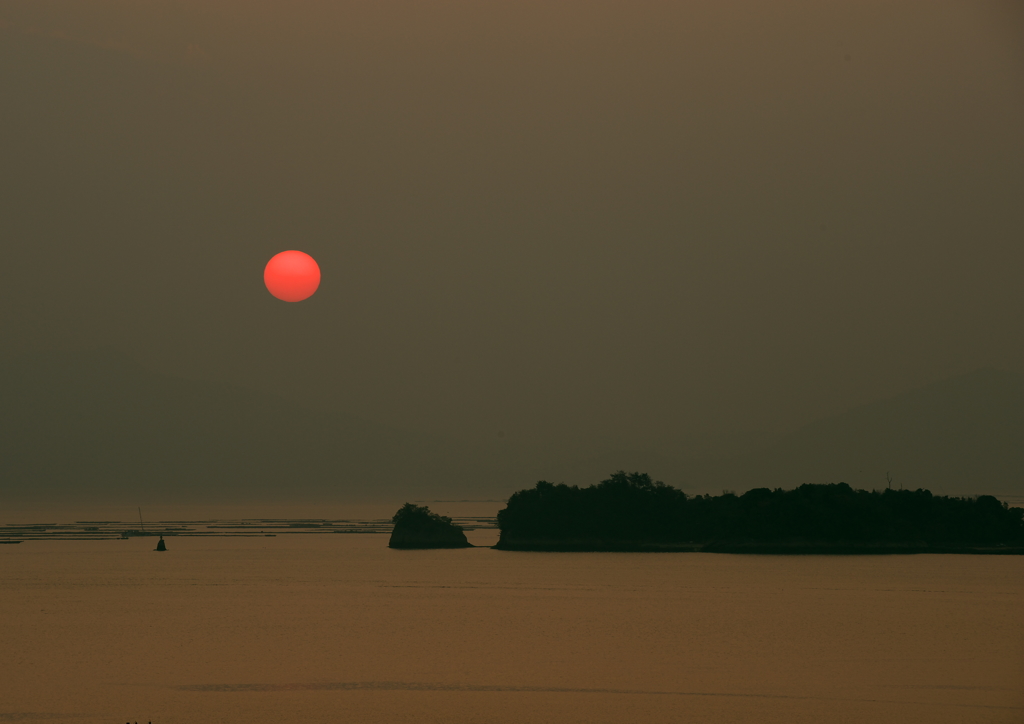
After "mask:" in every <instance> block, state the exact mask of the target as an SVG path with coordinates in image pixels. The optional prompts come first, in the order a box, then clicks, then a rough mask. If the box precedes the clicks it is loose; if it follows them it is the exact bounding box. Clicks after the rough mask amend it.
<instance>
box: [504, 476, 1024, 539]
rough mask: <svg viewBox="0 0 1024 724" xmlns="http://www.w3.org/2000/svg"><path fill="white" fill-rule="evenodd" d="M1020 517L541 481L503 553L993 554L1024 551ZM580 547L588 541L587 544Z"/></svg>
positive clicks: (895, 503)
mask: <svg viewBox="0 0 1024 724" xmlns="http://www.w3.org/2000/svg"><path fill="white" fill-rule="evenodd" d="M1022 518H1024V509H1021V508H1009V507H1008V506H1007V505H1006V504H1005V503H1001V502H1000V501H999V500H997V499H996V498H994V497H992V496H989V495H982V496H978V497H972V498H955V497H946V496H938V495H932V494H931V492H929V491H927V490H920V489H919V490H890V489H885V490H880V491H866V490H854V489H853V488H851V487H850V486H849V485H847V484H846V483H838V484H832V485H801V486H800V487H799V488H796V489H795V490H782V489H781V488H777V489H775V490H770V489H768V488H756V489H754V490H749V491H747V492H746V493H744V494H743V495H739V496H737V495H734V494H732V493H724V494H723V495H719V496H710V495H703V496H701V495H698V496H693V497H690V496H687V495H686V494H685V493H683V492H682V491H681V490H677V489H675V488H673V487H671V486H668V485H665V484H664V483H661V482H657V481H652V480H651V478H650V476H649V475H647V474H642V473H631V474H627V473H625V472H621V471H620V472H618V473H615V474H614V475H612V476H611V477H610V478H609V479H607V480H604V481H602V482H601V483H599V484H597V485H592V486H590V487H588V488H580V487H577V486H571V487H570V486H567V485H553V484H551V483H548V482H544V481H541V482H539V483H537V485H536V487H534V488H533V489H530V490H521V491H519V492H518V493H515V494H514V495H513V496H512V497H511V498H509V501H508V505H507V507H506V508H505V509H504V510H502V511H501V512H499V513H498V525H499V527H500V528H501V536H502V541H501V542H500V543H499V547H526V546H529V545H530V544H531V542H533V543H535V544H538V545H539V546H540V547H543V546H544V545H549V546H550V545H554V546H557V545H558V543H559V542H565V543H567V544H569V543H571V542H574V541H575V542H577V544H578V545H579V544H582V545H583V547H585V546H586V542H590V543H591V544H594V543H600V544H603V545H607V546H610V547H614V546H615V545H616V544H627V545H628V544H637V543H650V544H680V543H686V542H695V543H714V542H716V541H749V542H757V543H783V542H794V541H806V542H821V543H839V542H842V543H851V544H874V543H901V544H909V543H913V544H926V545H929V546H942V547H951V546H953V547H955V546H997V545H1001V544H1007V543H1018V544H1019V543H1024V522H1022ZM581 542H582V543H581Z"/></svg>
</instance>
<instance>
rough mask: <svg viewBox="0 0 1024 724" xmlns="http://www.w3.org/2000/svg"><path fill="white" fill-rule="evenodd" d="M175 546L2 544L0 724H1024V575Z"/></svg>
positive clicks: (722, 559) (316, 542)
mask: <svg viewBox="0 0 1024 724" xmlns="http://www.w3.org/2000/svg"><path fill="white" fill-rule="evenodd" d="M484 534H485V532H483V531H478V532H477V535H476V536H474V537H475V538H476V539H477V540H478V541H479V540H482V538H481V537H480V536H481V535H484ZM167 542H168V548H169V550H168V551H167V552H166V553H156V552H154V551H153V548H154V546H155V540H154V539H152V538H131V539H128V540H109V541H28V542H25V543H22V544H20V545H3V546H0V722H5V721H33V722H34V721H39V722H47V721H53V722H82V723H83V724H85V723H87V722H104V723H117V724H119V723H120V722H133V723H134V722H136V721H138V722H153V724H167V723H170V722H182V723H184V722H189V723H190V724H195V723H198V722H246V723H247V724H257V723H261V722H267V723H270V722H274V723H275V724H277V723H280V722H374V723H377V722H379V723H381V724H384V723H387V724H405V723H408V724H413V723H415V724H423V723H425V722H428V723H430V722H438V723H442V722H443V723H446V724H447V723H453V724H454V723H456V722H458V723H463V722H466V723H468V722H480V723H492V722H493V723H495V724H512V723H516V724H520V723H522V722H559V723H575V722H580V723H583V722H588V723H598V722H602V723H603V722H608V723H609V724H611V723H625V722H637V723H640V722H643V723H645V724H647V723H661V722H665V723H666V724H667V723H668V722H673V723H677V722H703V723H707V724H718V723H721V724H725V723H726V722H730V723H734V722H758V723H762V722H780V723H783V722H784V723H786V724H793V723H796V722H814V723H816V724H820V723H821V722H901V723H906V722H928V723H929V724H934V723H935V722H972V723H976V722H1022V721H1024V605H1022V604H1024V558H1022V557H1017V556H957V555H916V556H792V557H780V556H740V555H724V554H700V553H632V554H630V553H622V554H619V553H522V552H501V551H495V550H491V549H489V548H473V549H463V550H434V551H396V550H390V549H388V548H387V536H385V535H379V534H348V535H344V534H334V535H331V534H324V535H280V536H277V537H273V538H271V537H263V538H261V537H253V538H202V537H197V538H184V537H171V538H168V539H167Z"/></svg>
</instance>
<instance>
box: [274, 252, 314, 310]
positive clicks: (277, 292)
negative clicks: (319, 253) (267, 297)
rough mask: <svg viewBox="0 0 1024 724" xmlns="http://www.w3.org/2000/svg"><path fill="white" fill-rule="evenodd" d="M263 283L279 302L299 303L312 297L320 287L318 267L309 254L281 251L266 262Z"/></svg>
mask: <svg viewBox="0 0 1024 724" xmlns="http://www.w3.org/2000/svg"><path fill="white" fill-rule="evenodd" d="M263 283H264V284H266V285H267V291H269V292H270V293H271V294H273V295H274V296H275V297H277V298H278V299H280V300H281V301H283V302H301V301H302V300H303V299H308V298H309V297H311V296H313V292H315V291H316V289H317V287H319V286H320V267H319V266H317V263H316V261H315V260H314V259H313V257H311V256H310V255H309V254H306V253H304V252H301V251H282V252H281V253H280V254H275V255H274V256H273V257H272V258H271V259H270V261H268V262H267V268H266V269H264V270H263Z"/></svg>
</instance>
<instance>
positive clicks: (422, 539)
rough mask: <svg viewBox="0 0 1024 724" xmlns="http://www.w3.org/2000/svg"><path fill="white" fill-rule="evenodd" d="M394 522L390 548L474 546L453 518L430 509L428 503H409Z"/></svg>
mask: <svg viewBox="0 0 1024 724" xmlns="http://www.w3.org/2000/svg"><path fill="white" fill-rule="evenodd" d="M391 522H393V523H394V524H395V527H394V529H393V530H392V531H391V540H390V541H389V542H388V547H389V548H472V547H473V544H472V543H470V542H469V541H468V540H466V534H465V533H464V532H463V531H462V528H461V527H460V526H457V525H455V523H452V519H451V518H448V517H445V516H443V515H438V514H437V513H431V512H430V509H429V508H427V507H426V506H419V505H413V504H412V503H406V504H405V505H403V506H402V507H401V508H399V509H398V512H397V513H395V515H394V517H393V518H392V519H391Z"/></svg>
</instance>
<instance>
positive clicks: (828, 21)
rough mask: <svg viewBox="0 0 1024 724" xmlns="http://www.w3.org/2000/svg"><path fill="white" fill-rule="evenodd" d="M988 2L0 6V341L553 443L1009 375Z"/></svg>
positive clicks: (1022, 186) (1013, 165) (1004, 230)
mask: <svg viewBox="0 0 1024 724" xmlns="http://www.w3.org/2000/svg"><path fill="white" fill-rule="evenodd" d="M1020 7H1021V6H1020V5H1019V4H1014V3H1003V4H998V3H984V2H960V3H947V2H916V3H910V2H902V3H893V2H867V1H865V0H857V1H856V2H846V3H820V2H816V1H815V2H781V1H779V2H770V3H766V2H761V1H760V0H758V1H756V2H713V3H710V2H708V3H682V2H642V1H637V0H629V2H625V1H622V2H598V1H596V0H579V1H577V0H572V1H566V2H558V1H555V0H544V1H543V2H540V1H533V0H514V1H511V2H505V1H503V0H487V1H486V2H485V1H483V0H477V1H476V2H435V1H417V2H392V1H390V0H374V1H373V2H343V1H340V0H330V1H329V2H297V1H296V0H288V1H287V2H285V1H284V0H280V1H278V0H274V1H271V0H265V1H257V0H244V1H243V0H238V1H237V2H236V1H234V0H231V1H229V0H201V1H196V2H191V1H187V2H186V1H182V2H171V1H169V0H151V1H148V2H137V1H131V2H129V1H127V0H124V1H121V2H115V1H113V0H108V1H103V2H101V1H99V0H63V1H55V2H47V1H44V0H24V1H19V0H7V2H5V3H4V4H3V7H2V9H0V93H2V97H3V99H4V104H3V107H4V110H3V112H2V113H0V139H2V140H0V144H2V145H3V155H2V163H3V173H2V174H0V184H2V186H0V233H2V240H3V241H2V248H3V250H4V253H3V264H2V265H0V325H2V328H0V335H2V339H3V345H2V348H3V354H4V355H14V354H17V353H19V352H24V351H31V350H38V349H44V348H61V349H74V348H77V347H86V346H103V345H107V346H113V347H115V348H116V349H119V350H123V351H124V352H125V353H126V354H127V355H129V356H131V357H134V358H136V359H138V360H139V361H140V362H142V363H144V364H146V365H148V366H150V367H152V368H154V369H157V370H161V371H164V372H171V373H174V374H178V375H183V376H190V377H196V378H205V379H214V380H224V381H230V382H234V383H237V384H241V385H245V386H249V387H252V388H256V389H261V390H270V391H274V392H276V393H279V394H282V395H285V396H287V397H291V398H294V399H300V400H304V401H307V402H313V403H315V404H319V405H323V406H326V407H331V408H334V409H342V410H345V411H347V412H349V413H352V414H356V415H361V416H364V417H368V418H372V419H375V420H380V421H384V422H387V423H390V424H394V425H399V426H404V427H408V428H411V429H420V430H431V431H434V432H439V433H444V434H448V435H457V436H476V437H481V438H488V439H493V438H495V437H496V436H497V435H498V434H499V432H501V433H503V434H504V435H505V436H506V438H507V439H510V440H516V439H518V440H522V441H527V442H528V441H534V440H538V439H543V440H547V441H548V442H552V441H553V442H556V443H558V442H564V443H565V444H567V445H568V444H569V443H570V442H581V443H583V444H586V445H589V444H598V443H601V442H604V441H607V442H611V443H614V444H618V445H629V444H635V443H637V442H638V441H642V440H659V441H669V440H676V441H680V444H683V445H685V444H687V443H686V441H687V440H690V439H693V438H695V437H699V436H700V435H703V434H705V433H706V432H708V431H710V432H728V431H742V430H783V429H789V428H791V427H793V426H795V425H798V424H801V423H803V422H807V421H810V420H812V419H814V418H817V417H821V416H823V415H827V414H831V413H834V412H837V411H839V410H842V409H845V408H847V407H849V406H851V405H855V404H859V403H863V402H868V401H872V400H876V399H879V398H881V397H884V396H887V395H890V394H896V393H899V392H903V391H905V390H907V389H910V388H913V387H915V386H918V385H921V384H924V383H926V382H928V381H932V380H935V379H939V378H943V377H947V376H950V375H953V374H956V373H960V372H966V371H969V370H972V369H975V368H978V367H984V366H995V367H1000V368H1005V369H1010V370H1017V371H1024V336H1022V330H1024V284H1022V283H1021V269H1022V262H1024V133H1022V129H1024V11H1021V10H1020ZM292 248H294V249H300V250H303V251H306V252H308V253H310V254H312V255H313V256H314V257H315V258H316V259H317V260H318V262H319V263H320V266H321V269H322V271H323V282H322V284H321V287H320V290H319V291H318V292H317V294H316V295H315V296H314V297H313V298H312V299H310V300H308V301H306V302H302V303H299V304H293V305H289V304H286V303H283V302H279V301H277V300H275V299H273V298H272V297H271V296H270V295H269V294H268V293H267V292H266V290H265V289H264V287H263V282H262V269H263V265H264V264H265V263H266V261H267V260H268V259H269V258H270V257H271V256H272V255H273V254H275V253H276V252H278V251H281V250H284V249H292Z"/></svg>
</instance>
